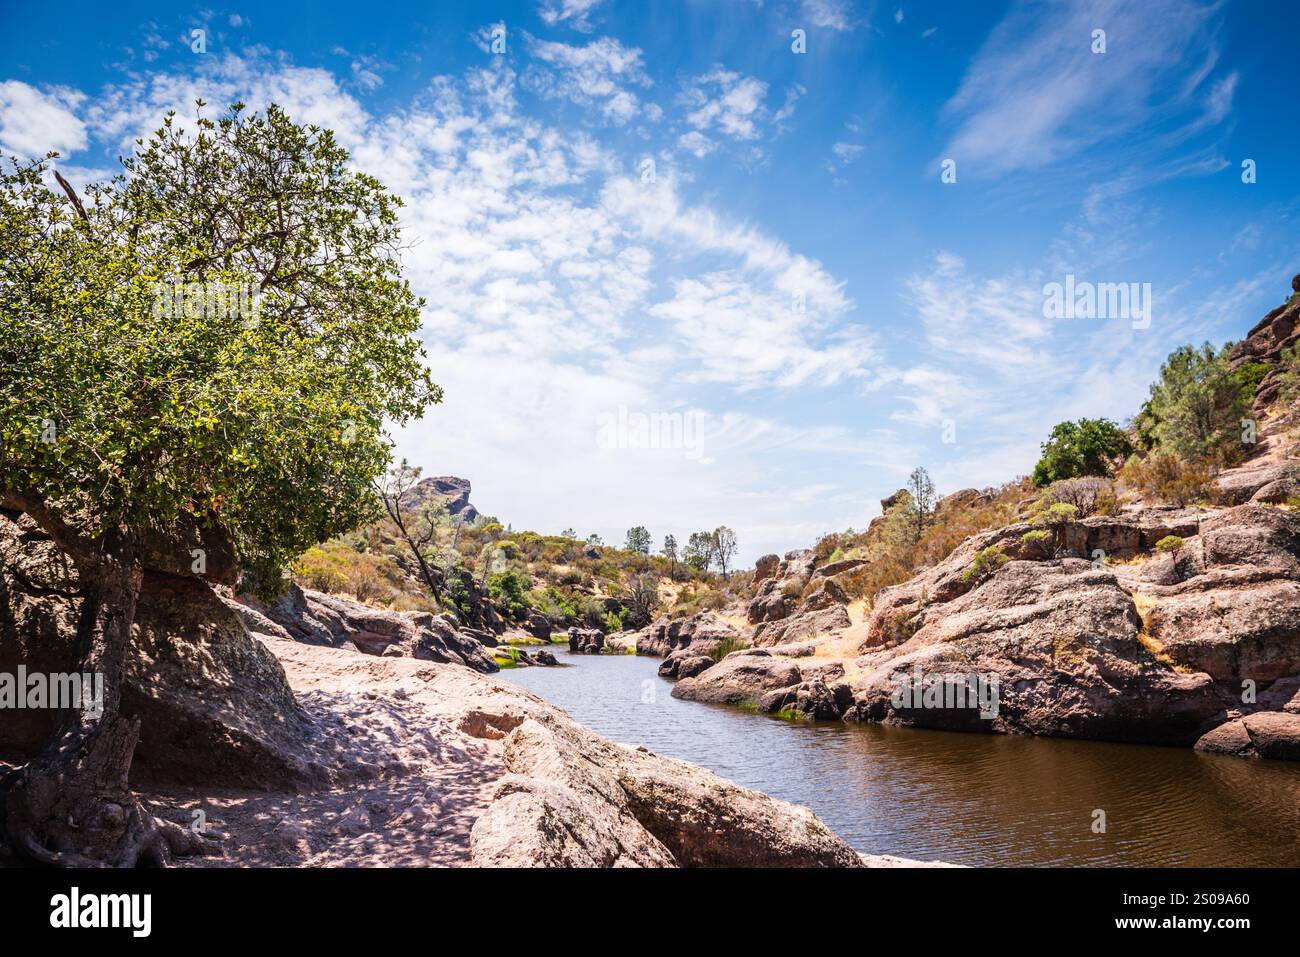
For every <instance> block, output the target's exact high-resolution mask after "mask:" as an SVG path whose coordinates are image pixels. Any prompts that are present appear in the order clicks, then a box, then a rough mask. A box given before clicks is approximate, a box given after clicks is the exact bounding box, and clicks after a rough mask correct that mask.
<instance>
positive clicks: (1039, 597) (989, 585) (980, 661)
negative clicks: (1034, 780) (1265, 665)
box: [849, 559, 1224, 744]
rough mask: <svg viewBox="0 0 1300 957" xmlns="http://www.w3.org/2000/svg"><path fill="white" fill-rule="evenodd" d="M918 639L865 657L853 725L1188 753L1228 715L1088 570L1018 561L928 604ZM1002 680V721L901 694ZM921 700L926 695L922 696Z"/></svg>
mask: <svg viewBox="0 0 1300 957" xmlns="http://www.w3.org/2000/svg"><path fill="white" fill-rule="evenodd" d="M913 625H914V626H915V631H914V633H913V635H912V637H911V638H909V639H908V640H907V641H906V642H904V643H903V644H901V645H899V646H898V647H896V648H893V649H890V650H889V651H887V652H878V653H876V654H875V655H869V656H868V657H867V659H865V660H864V665H865V666H866V667H865V669H864V673H863V674H862V676H860V677H859V678H857V679H855V680H854V682H853V692H854V705H853V708H852V709H851V710H850V712H849V715H850V716H857V717H861V718H864V719H867V720H876V721H886V720H887V721H890V722H891V723H898V724H909V725H915V726H919V727H934V728H951V729H957V730H969V731H992V732H1002V733H1007V732H1011V733H1016V732H1018V733H1032V734H1046V735H1067V736H1077V737H1087V738H1095V739H1102V740H1120V741H1124V740H1127V741H1145V742H1150V743H1166V744H1191V743H1192V742H1193V741H1195V740H1196V738H1197V737H1198V736H1199V734H1200V733H1201V732H1202V731H1203V730H1204V728H1205V727H1206V726H1207V724H1209V723H1211V722H1213V721H1214V720H1215V719H1216V718H1218V717H1219V716H1221V715H1222V714H1223V711H1224V708H1223V704H1222V702H1221V700H1220V696H1219V694H1218V693H1217V692H1216V690H1215V687H1214V683H1213V681H1212V680H1211V679H1210V677H1209V676H1208V675H1205V674H1183V673H1180V672H1178V671H1175V670H1173V669H1172V668H1170V667H1168V666H1167V665H1166V664H1164V663H1163V662H1162V661H1161V660H1160V659H1159V658H1158V657H1157V656H1156V654H1154V653H1153V652H1152V651H1151V650H1150V649H1148V647H1147V646H1146V644H1144V642H1143V641H1142V640H1141V638H1140V637H1139V636H1140V635H1141V632H1142V626H1143V625H1142V618H1141V616H1140V615H1139V614H1138V612H1137V610H1136V608H1135V607H1134V604H1133V601H1132V599H1131V598H1130V597H1129V595H1128V593H1127V592H1125V591H1124V589H1123V588H1121V587H1120V584H1119V582H1118V580H1117V579H1116V576H1115V575H1114V573H1113V572H1111V571H1108V570H1105V569H1098V568H1096V567H1094V566H1093V565H1092V564H1091V563H1089V562H1084V561H1082V560H1078V559H1065V560H1062V561H1053V562H1028V561H1013V562H1011V563H1009V564H1008V565H1006V566H1004V567H1003V568H1001V569H1000V570H999V571H997V572H996V573H995V574H994V575H992V576H991V577H990V578H989V579H988V580H986V581H985V582H983V583H982V584H980V585H978V586H977V587H976V588H974V589H972V590H971V591H969V592H967V593H965V594H963V595H961V596H959V597H957V598H954V599H952V600H950V601H948V602H945V603H943V604H942V605H936V606H928V607H927V608H926V609H925V610H923V611H922V612H920V613H919V614H918V615H917V616H916V617H915V618H914V619H913ZM945 675H971V676H976V677H977V678H978V679H979V680H981V681H983V682H984V683H985V686H986V687H991V686H992V684H993V682H994V681H996V688H997V692H996V696H995V697H996V713H994V714H988V713H981V709H980V708H979V707H978V706H973V705H972V704H971V703H970V702H969V700H968V701H967V704H966V706H965V707H951V706H938V707H934V706H926V705H928V704H929V702H921V701H915V700H914V701H913V702H912V703H911V704H910V705H909V703H908V701H907V698H906V697H904V696H902V695H900V689H903V688H905V687H906V686H907V685H908V683H909V682H910V683H911V685H912V686H913V687H916V686H917V685H918V684H919V683H920V682H921V681H923V680H928V681H930V682H933V681H934V680H935V679H936V677H937V676H945ZM918 697H919V696H918Z"/></svg>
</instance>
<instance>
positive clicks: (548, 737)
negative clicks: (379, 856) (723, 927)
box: [471, 720, 863, 867]
mask: <svg viewBox="0 0 1300 957" xmlns="http://www.w3.org/2000/svg"><path fill="white" fill-rule="evenodd" d="M503 761H504V764H505V767H506V769H507V770H508V771H509V772H510V773H509V775H508V776H506V777H505V778H503V779H502V780H501V782H500V784H499V785H498V788H497V791H496V795H495V799H494V800H493V803H492V804H491V806H490V807H489V808H488V809H487V811H486V812H484V814H483V815H482V816H480V817H479V818H478V820H477V821H476V822H475V824H474V830H473V832H472V835H471V853H472V861H473V863H474V864H475V865H476V866H487V867H494V866H501V867H538V866H542V867H574V866H577V867H627V866H633V867H672V866H682V867H858V866H861V865H862V864H863V861H862V859H861V858H860V857H859V855H858V854H856V853H855V852H854V851H853V849H852V848H850V847H849V846H848V845H847V844H845V843H844V842H843V841H842V840H840V839H839V838H838V837H836V836H835V835H834V834H833V833H832V832H831V831H830V830H829V829H828V828H827V827H826V826H825V825H824V824H822V823H821V821H820V820H818V819H817V817H816V816H815V815H813V814H812V812H810V811H808V810H807V809H806V808H801V807H798V806H796V805H792V804H787V803H786V802H784V801H777V800H774V799H773V798H770V797H767V796H766V795H764V794H760V793H758V792H756V791H751V790H748V789H746V788H741V787H738V786H737V785H734V784H732V783H730V782H729V781H726V780H724V779H722V778H719V777H718V776H717V775H715V774H713V773H711V772H709V771H704V770H702V769H700V768H697V767H694V766H692V765H689V764H686V763H685V762H682V761H674V760H671V759H668V758H661V757H659V756H657V755H655V754H652V753H650V752H649V751H646V750H644V749H634V748H628V747H624V746H621V745H616V744H612V743H610V742H608V741H605V740H603V739H601V738H598V737H597V736H595V735H593V734H591V733H590V732H588V731H585V730H584V729H582V728H580V727H578V726H577V725H575V724H573V723H572V722H566V721H558V720H553V721H551V722H549V723H547V724H545V725H544V724H542V723H539V722H538V721H535V720H527V721H524V722H523V723H521V724H520V725H519V726H518V727H517V728H515V729H514V730H513V731H512V732H511V733H510V735H509V737H507V738H506V740H505V742H504V747H503Z"/></svg>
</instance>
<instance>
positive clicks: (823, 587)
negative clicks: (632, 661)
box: [619, 277, 1300, 760]
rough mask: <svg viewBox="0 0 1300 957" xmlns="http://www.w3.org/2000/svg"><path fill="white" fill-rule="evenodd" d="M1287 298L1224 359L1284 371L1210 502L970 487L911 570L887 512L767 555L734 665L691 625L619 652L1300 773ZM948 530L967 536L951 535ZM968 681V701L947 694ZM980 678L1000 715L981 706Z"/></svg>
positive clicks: (806, 708)
mask: <svg viewBox="0 0 1300 957" xmlns="http://www.w3.org/2000/svg"><path fill="white" fill-rule="evenodd" d="M1293 287H1294V288H1295V290H1296V292H1297V295H1295V296H1292V297H1291V299H1290V300H1289V301H1288V303H1287V304H1285V305H1283V306H1281V307H1279V308H1278V309H1276V310H1274V311H1273V312H1271V313H1269V315H1268V316H1266V317H1265V318H1264V320H1263V321H1261V322H1260V323H1259V324H1258V325H1256V326H1255V328H1254V329H1252V330H1251V332H1250V334H1249V335H1248V337H1247V338H1246V339H1244V340H1243V341H1241V342H1240V343H1238V344H1237V345H1236V346H1235V347H1234V348H1233V350H1232V351H1231V353H1230V362H1231V363H1232V364H1233V365H1235V366H1240V365H1242V364H1245V363H1265V364H1267V366H1268V370H1267V373H1266V374H1265V375H1263V377H1262V378H1261V379H1260V380H1259V385H1258V389H1257V392H1256V395H1255V401H1254V411H1255V414H1256V415H1257V416H1258V419H1259V441H1258V442H1257V443H1256V445H1255V446H1253V447H1252V448H1251V449H1250V450H1249V451H1248V454H1247V456H1246V460H1245V461H1244V462H1242V463H1241V464H1240V465H1238V466H1236V467H1233V468H1229V469H1225V470H1223V471H1221V472H1220V473H1219V474H1218V475H1217V476H1216V488H1215V492H1214V497H1213V499H1212V500H1208V501H1204V502H1201V503H1200V504H1197V505H1195V506H1193V507H1181V508H1180V507H1172V506H1170V505H1168V504H1165V503H1163V502H1160V501H1152V500H1151V499H1150V498H1149V497H1144V496H1143V495H1142V494H1141V493H1139V492H1135V491H1134V490H1132V489H1127V488H1126V487H1125V486H1124V485H1123V483H1122V482H1120V483H1117V484H1116V485H1115V488H1114V489H1113V490H1112V489H1111V487H1110V484H1109V483H1101V484H1094V485H1091V486H1087V485H1086V483H1085V485H1084V486H1081V485H1079V484H1075V485H1072V486H1070V487H1069V489H1068V491H1070V492H1072V493H1078V492H1079V491H1080V489H1081V488H1082V489H1083V491H1088V492H1090V494H1091V495H1092V496H1093V498H1092V499H1091V500H1090V501H1089V504H1088V505H1087V507H1085V508H1084V509H1082V510H1081V509H1080V508H1079V507H1078V506H1077V505H1069V506H1068V507H1064V508H1063V507H1061V505H1062V501H1061V500H1060V497H1059V496H1057V497H1056V498H1054V497H1053V490H1052V489H1047V490H1037V489H1033V488H1032V487H1031V486H1029V485H1028V484H1026V483H1024V482H1014V483H1011V484H1010V485H1008V486H1004V487H1003V488H1001V489H990V490H984V491H980V490H974V489H969V490H964V491H962V492H959V493H955V494H954V495H950V496H948V497H946V498H945V499H943V500H942V501H940V502H939V503H938V507H937V509H936V510H935V516H936V518H935V519H934V522H933V526H932V527H933V529H935V530H934V531H931V532H927V535H928V536H929V540H930V544H931V545H932V551H931V554H930V556H926V555H925V554H924V546H925V545H926V539H924V538H923V539H922V546H923V548H922V561H923V562H924V564H922V566H921V567H920V568H919V569H918V570H917V571H915V573H911V574H909V573H906V572H903V573H900V570H899V568H898V567H892V568H883V567H879V566H880V565H882V564H883V563H884V562H886V561H888V560H889V552H888V549H887V548H883V547H881V543H882V541H883V536H885V535H886V534H887V526H888V525H889V524H890V523H891V522H892V519H891V518H890V515H891V509H892V507H893V506H894V504H895V503H894V502H893V501H890V500H887V501H886V502H884V503H882V505H883V506H884V511H885V513H886V514H885V517H882V518H881V519H877V520H876V521H875V522H874V523H873V527H872V528H871V529H869V530H868V532H867V533H864V534H860V535H856V536H847V537H846V536H828V537H827V539H825V540H823V542H822V543H819V545H818V547H817V548H814V549H808V550H803V551H795V552H791V553H789V554H787V555H786V556H785V557H784V559H780V558H778V557H777V556H768V557H766V558H765V559H763V560H761V561H760V562H759V563H758V567H757V568H756V570H755V571H754V573H753V589H754V590H753V597H752V599H751V600H750V601H749V602H748V604H747V606H743V607H739V608H735V609H731V610H730V611H732V612H736V613H739V612H741V611H743V613H744V616H745V623H746V625H747V627H745V628H744V629H742V630H741V631H740V632H739V633H737V634H728V635H727V640H728V641H729V642H731V643H732V644H733V646H734V645H741V646H744V647H741V648H739V650H730V652H729V653H726V654H718V653H717V647H718V643H717V641H713V642H712V643H710V642H709V641H708V640H707V639H706V641H705V642H703V643H701V642H699V641H698V640H696V639H694V638H693V637H692V636H691V632H692V629H691V628H690V627H688V626H686V625H683V624H676V625H675V626H674V627H675V628H676V631H677V633H678V635H679V636H680V637H678V638H677V639H676V640H675V641H674V640H665V628H666V626H667V623H663V622H661V623H658V624H656V625H654V626H652V627H650V628H647V629H645V630H643V631H641V632H638V633H636V634H635V635H633V636H631V637H629V638H626V639H622V638H621V639H619V643H621V644H629V643H631V644H635V646H636V647H637V649H638V650H639V651H641V652H643V653H658V654H666V655H667V657H666V659H665V662H664V664H663V667H662V668H661V673H662V674H665V675H667V676H671V677H678V678H680V680H679V681H678V683H677V684H676V686H675V687H674V691H673V694H674V695H675V696H677V697H681V698H686V699H690V700H697V701H712V702H722V703H729V704H741V703H743V704H746V705H748V706H750V707H755V708H757V709H758V710H760V711H764V712H768V713H779V714H784V715H789V716H802V717H808V718H819V719H837V720H838V719H842V720H852V721H880V722H887V723H890V724H898V725H909V726H916V727H932V728H946V729H953V730H962V731H978V732H992V733H1021V734H1044V735H1060V736H1072V737H1082V738H1093V739H1099V740H1114V741H1132V742H1144V743H1153V744H1167V745H1181V746H1192V745H1195V746H1196V747H1198V748H1200V749H1202V750H1206V751H1215V752H1220V753H1229V754H1237V755H1247V756H1259V757H1268V758H1284V759H1292V760H1296V759H1300V514H1298V512H1300V498H1297V495H1298V493H1300V450H1298V449H1297V443H1296V438H1297V436H1296V434H1295V422H1294V418H1293V410H1292V409H1291V408H1290V406H1289V404H1288V402H1287V401H1283V396H1284V392H1285V389H1284V384H1285V383H1286V382H1287V374H1288V368H1289V366H1288V362H1287V359H1288V357H1287V355H1286V354H1285V353H1286V350H1287V349H1289V348H1290V347H1292V346H1293V345H1294V344H1295V342H1296V340H1297V323H1298V322H1300V277H1297V278H1296V280H1295V281H1294V282H1293ZM1103 485H1104V487H1103ZM1099 494H1104V495H1107V496H1109V497H1110V500H1108V501H1107V503H1106V507H1105V508H1102V507H1101V506H1100V505H1099V504H1098V502H1099V499H1098V495H1099ZM1075 500H1076V501H1079V502H1082V501H1083V500H1082V499H1080V498H1076V499H1075ZM1053 506H1055V507H1053ZM999 519H1001V520H1000V521H999ZM954 528H956V529H962V528H969V529H971V531H972V532H973V533H972V534H969V535H967V536H965V537H962V538H957V539H956V540H955V541H954V538H955V536H954V535H953V534H952V529H954ZM845 545H847V546H849V547H848V548H847V549H846V548H845V547H844V546H845ZM846 555H847V557H846ZM927 557H929V558H930V560H928V561H926V560H925V559H926V558H927ZM864 583H865V585H864ZM873 585H876V586H878V587H872V586H873ZM732 617H733V618H734V615H733V616H732ZM699 627H700V628H701V629H702V630H703V632H704V633H705V634H706V635H707V636H708V638H713V637H714V636H713V635H712V634H711V633H710V631H709V628H710V627H711V626H707V625H706V623H704V622H700V625H699ZM958 680H959V681H960V682H962V683H964V684H965V685H966V686H967V688H968V689H969V691H970V694H969V696H968V697H965V698H962V697H958V696H956V695H955V694H953V695H951V696H950V697H949V698H948V699H947V700H946V701H945V700H944V698H943V693H944V685H945V682H947V683H949V684H951V683H953V682H954V681H958ZM978 682H982V683H983V686H984V687H985V688H986V689H988V688H992V687H995V688H996V692H995V693H994V694H993V695H992V696H991V698H990V700H993V701H995V704H996V707H995V708H989V707H980V706H979V705H978V703H977V702H976V700H975V699H976V695H975V687H976V683H978ZM909 688H915V689H916V694H915V695H911V694H906V693H904V692H905V690H906V689H909ZM930 688H937V689H938V694H937V695H934V696H932V697H926V696H925V695H924V694H923V693H922V692H923V690H924V689H930ZM986 704H987V702H986Z"/></svg>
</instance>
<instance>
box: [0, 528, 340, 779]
mask: <svg viewBox="0 0 1300 957" xmlns="http://www.w3.org/2000/svg"><path fill="white" fill-rule="evenodd" d="M188 544H190V543H189V542H187V541H180V542H178V543H176V546H177V547H176V548H168V547H167V546H166V545H165V544H155V545H154V546H153V547H152V548H151V549H150V550H149V551H148V553H147V554H150V555H153V556H154V558H153V559H151V561H153V562H154V563H155V564H158V565H163V566H165V568H161V569H160V568H154V567H148V568H146V570H145V573H144V578H143V584H142V586H141V592H140V597H139V601H138V603H137V607H136V619H135V627H134V630H133V636H134V644H133V647H132V652H131V655H130V657H129V658H128V661H127V668H126V674H125V679H124V683H123V688H122V710H123V712H124V713H125V714H127V715H137V716H139V718H140V722H141V725H140V738H139V742H138V744H137V746H136V752H135V760H134V762H133V764H132V780H133V781H141V780H154V781H169V782H174V783H182V784H184V783H196V782H199V781H202V782H205V783H209V784H213V785H221V786H245V787H269V786H281V787H283V786H301V785H305V784H308V783H311V782H319V781H321V780H324V779H325V777H326V770H325V767H324V765H323V764H322V763H320V761H318V758H320V756H319V755H314V754H312V753H311V752H310V749H305V748H304V747H303V742H304V741H305V740H306V739H307V738H308V737H310V735H311V734H312V732H313V729H312V727H311V722H310V720H309V718H308V717H307V715H306V714H305V713H304V712H303V710H302V709H301V708H300V707H299V706H298V704H297V702H296V701H295V699H294V696H293V694H292V692H291V691H290V689H289V686H288V683H287V682H286V680H285V676H284V671H283V669H282V668H281V667H280V665H279V663H278V662H277V661H276V660H275V658H274V656H272V655H271V654H270V653H269V652H268V651H267V650H266V649H265V648H264V647H263V646H262V645H261V644H260V643H259V642H257V641H254V640H253V639H252V638H251V637H249V634H248V632H247V631H246V630H245V628H244V626H243V624H242V623H241V622H240V620H239V618H238V617H237V616H236V615H235V613H234V612H232V611H231V610H230V609H229V608H227V607H226V605H225V604H223V602H222V601H221V600H220V599H219V598H218V597H217V596H216V594H215V593H214V592H213V590H212V588H211V586H210V585H209V583H208V582H207V581H205V580H204V579H202V578H198V577H196V576H194V575H190V574H185V575H181V574H176V573H174V571H173V570H172V569H174V568H175V567H176V566H175V564H174V563H172V562H171V561H169V560H165V557H166V556H169V555H171V554H173V553H174V552H175V551H178V550H180V547H181V546H186V545H188ZM183 553H184V554H188V551H185V552H183ZM213 554H214V555H215V554H218V552H217V551H216V550H213ZM187 567H188V566H187ZM222 567H223V565H222V564H221V563H218V562H209V564H208V568H209V569H210V570H212V571H214V572H216V573H218V574H222V577H225V578H226V579H228V580H232V579H233V572H232V573H231V574H223V573H222V572H221V569H222ZM80 601H81V599H80V592H79V583H78V579H77V575H76V572H75V570H74V569H73V568H72V566H71V564H70V563H68V562H67V561H66V559H65V558H64V557H63V556H62V554H61V553H60V552H59V551H58V549H57V548H56V547H55V546H54V545H53V543H52V542H50V541H49V540H48V538H47V537H46V536H45V534H44V533H43V532H41V531H40V530H39V529H38V528H36V526H35V525H33V524H32V523H31V522H29V521H28V520H27V519H23V518H18V517H17V516H7V515H4V514H0V672H7V673H10V674H12V673H14V672H15V671H16V669H17V667H18V666H19V665H23V666H25V667H26V668H27V669H28V671H29V672H44V673H47V674H48V673H67V672H70V671H72V670H74V669H75V666H76V661H77V657H76V654H75V651H74V647H73V644H74V636H75V633H76V626H77V615H78V609H79V607H80ZM52 714H53V712H52V711H50V710H47V709H19V710H12V711H6V714H5V719H4V721H0V749H3V750H4V751H5V752H6V753H8V754H11V755H14V756H16V757H20V758H22V757H28V756H30V755H32V754H33V753H34V752H35V750H36V749H38V748H39V747H40V746H41V744H42V743H43V742H44V741H45V739H46V738H47V737H48V734H49V732H50V730H51V721H52Z"/></svg>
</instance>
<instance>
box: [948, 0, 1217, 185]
mask: <svg viewBox="0 0 1300 957" xmlns="http://www.w3.org/2000/svg"><path fill="white" fill-rule="evenodd" d="M1221 12H1222V7H1221V5H1219V4H1207V3H1203V2H1200V0H1151V2H1147V3H1141V4H1132V3H1127V2H1124V0H1066V2H1062V3H1054V4H1037V3H1029V2H1020V3H1017V4H1016V5H1015V6H1014V7H1013V9H1012V11H1011V12H1010V13H1009V14H1008V16H1007V17H1006V19H1005V20H1004V21H1003V22H1002V23H1000V24H999V25H998V26H997V27H996V28H995V29H994V30H993V32H992V33H991V34H990V36H989V38H988V39H987V40H986V41H985V43H984V45H983V47H982V49H981V50H980V52H979V54H978V55H977V56H976V57H975V59H974V61H973V62H972V63H971V65H970V67H969V69H968V71H967V73H966V76H965V78H964V79H963V81H962V84H961V87H960V89H959V90H958V91H957V93H956V95H955V96H954V97H953V98H952V99H951V100H950V101H949V103H948V104H947V108H946V112H947V115H948V116H949V118H950V119H951V120H953V121H955V122H956V123H957V130H956V133H955V134H954V135H953V137H952V139H951V140H950V142H949V143H948V145H947V147H946V148H945V150H944V154H943V155H944V157H951V158H954V159H956V160H957V162H958V166H959V168H962V169H964V170H966V171H967V172H969V173H973V174H976V175H1000V174H1004V173H1007V172H1011V171H1014V170H1019V169H1033V168H1037V167H1042V166H1046V165H1048V164H1051V163H1054V162H1056V161H1057V160H1061V159H1064V158H1076V159H1077V158H1080V157H1082V156H1083V154H1084V152H1085V151H1086V150H1087V149H1088V148H1090V147H1092V146H1095V145H1098V144H1101V143H1107V144H1111V145H1118V146H1119V147H1121V148H1122V147H1124V146H1125V145H1128V146H1131V145H1132V144H1133V142H1134V135H1135V132H1136V131H1139V130H1140V128H1141V127H1142V126H1143V124H1144V123H1146V122H1147V121H1149V120H1150V119H1151V118H1153V117H1157V116H1158V117H1160V118H1161V119H1162V120H1166V121H1167V120H1168V119H1169V117H1170V116H1171V115H1175V116H1176V115H1177V114H1178V113H1179V112H1180V111H1181V112H1182V113H1183V114H1184V121H1185V123H1187V124H1191V123H1195V122H1196V120H1197V118H1198V117H1199V116H1203V115H1209V116H1212V117H1215V119H1214V122H1218V121H1220V120H1222V119H1223V118H1224V117H1225V116H1226V115H1227V112H1228V110H1229V109H1230V104H1231V98H1232V90H1233V88H1234V86H1235V80H1231V79H1229V80H1227V81H1221V82H1220V83H1218V84H1216V85H1215V87H1214V88H1213V90H1211V91H1210V92H1209V93H1208V94H1206V93H1204V92H1203V85H1204V84H1203V80H1204V79H1205V78H1206V74H1207V73H1208V70H1207V69H1206V64H1207V62H1208V63H1209V64H1210V66H1211V67H1212V66H1213V62H1214V59H1213V56H1212V54H1213V50H1214V43H1215V33H1216V31H1217V27H1218V23H1219V21H1220V19H1221ZM1095 30H1104V31H1105V43H1106V49H1105V52H1093V47H1094V40H1093V32H1094V31H1095ZM1207 111H1208V114H1207ZM1139 135H1140V136H1141V138H1143V139H1147V138H1149V134H1147V135H1142V134H1139Z"/></svg>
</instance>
